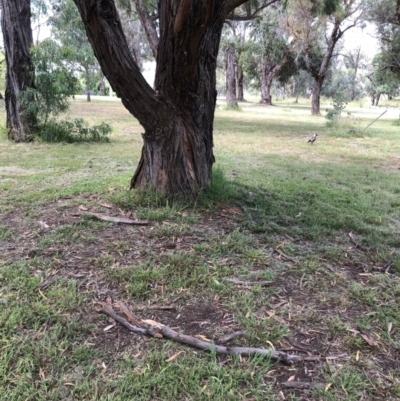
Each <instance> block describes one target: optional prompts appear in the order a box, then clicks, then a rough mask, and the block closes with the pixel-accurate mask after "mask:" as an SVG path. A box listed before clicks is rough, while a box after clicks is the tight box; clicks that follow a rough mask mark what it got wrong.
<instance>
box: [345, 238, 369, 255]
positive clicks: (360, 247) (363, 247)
mask: <svg viewBox="0 0 400 401" xmlns="http://www.w3.org/2000/svg"><path fill="white" fill-rule="evenodd" d="M349 237H350V241H351V242H352V243H353V244H354V245H355V247H356V248H359V249H361V250H362V251H364V252H368V251H369V249H368V248H366V247H365V246H362V245H361V244H359V243H358V242H357V241H356V239H355V238H354V235H353V233H349Z"/></svg>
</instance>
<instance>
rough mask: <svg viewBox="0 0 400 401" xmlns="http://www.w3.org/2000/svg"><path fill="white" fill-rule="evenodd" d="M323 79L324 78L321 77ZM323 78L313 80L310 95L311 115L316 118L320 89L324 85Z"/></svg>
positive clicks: (318, 111) (318, 108)
mask: <svg viewBox="0 0 400 401" xmlns="http://www.w3.org/2000/svg"><path fill="white" fill-rule="evenodd" d="M323 78H325V77H323ZM323 78H320V77H319V78H317V79H315V80H314V85H313V89H312V93H311V114H312V115H313V116H318V115H319V114H320V109H321V89H322V84H323V83H324V79H323Z"/></svg>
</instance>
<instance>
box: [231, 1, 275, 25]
mask: <svg viewBox="0 0 400 401" xmlns="http://www.w3.org/2000/svg"><path fill="white" fill-rule="evenodd" d="M279 1H280V0H269V1H266V2H264V4H262V5H261V6H260V7H258V8H256V9H255V10H254V11H253V12H250V11H251V10H248V11H247V13H246V14H243V15H236V14H235V13H234V11H232V12H231V13H230V14H229V15H228V17H227V19H229V20H233V21H250V20H252V19H255V18H256V17H257V15H258V14H259V12H260V11H262V10H264V9H265V8H267V7H269V6H270V5H272V4H274V3H277V2H279Z"/></svg>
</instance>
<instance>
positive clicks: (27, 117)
mask: <svg viewBox="0 0 400 401" xmlns="http://www.w3.org/2000/svg"><path fill="white" fill-rule="evenodd" d="M0 5H1V28H2V31H3V38H4V49H5V58H6V65H7V69H6V91H5V105H6V113H7V123H6V125H7V135H8V138H9V139H11V140H13V141H15V142H29V141H31V140H32V139H33V136H34V133H35V130H36V124H37V120H36V114H35V113H34V112H32V111H29V110H28V102H27V100H28V99H25V100H26V102H24V103H22V102H21V101H20V95H21V94H22V93H23V92H25V91H26V90H27V89H29V88H33V87H34V78H33V67H32V60H31V55H30V52H29V50H30V47H31V46H32V45H33V37H32V29H31V4H30V0H0Z"/></svg>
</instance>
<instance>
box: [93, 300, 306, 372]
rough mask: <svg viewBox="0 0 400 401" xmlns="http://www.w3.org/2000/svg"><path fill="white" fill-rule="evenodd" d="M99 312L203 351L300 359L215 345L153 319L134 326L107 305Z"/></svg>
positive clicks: (127, 325) (139, 330) (291, 360)
mask: <svg viewBox="0 0 400 401" xmlns="http://www.w3.org/2000/svg"><path fill="white" fill-rule="evenodd" d="M99 312H101V313H105V314H106V315H107V316H109V317H111V318H113V319H114V320H115V321H117V322H118V323H119V324H121V325H122V326H124V327H125V328H126V329H128V330H129V331H132V332H134V333H137V334H145V335H149V336H152V337H156V338H162V337H166V338H168V339H170V340H172V341H176V342H178V343H180V344H186V345H189V346H191V347H194V348H197V349H201V350H203V351H212V352H215V353H216V354H222V355H241V356H250V355H263V356H266V357H269V358H271V359H274V360H279V361H282V362H285V363H287V364H289V365H291V364H292V363H294V362H298V361H301V360H302V358H301V357H300V356H299V355H292V354H287V353H286V352H282V351H275V350H270V349H264V348H248V347H225V346H224V345H217V344H214V343H212V342H207V341H203V340H200V339H198V338H195V337H192V336H188V335H186V334H180V333H178V332H177V331H175V330H173V329H171V328H170V327H168V326H165V325H163V324H161V323H158V322H155V321H153V320H142V322H143V323H144V324H145V327H136V326H133V325H132V324H130V323H128V322H127V321H126V320H125V319H124V318H122V317H121V316H119V315H117V314H116V313H114V312H113V311H112V310H111V309H110V308H107V307H103V308H102V309H100V310H99Z"/></svg>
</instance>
